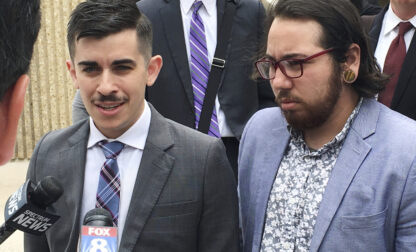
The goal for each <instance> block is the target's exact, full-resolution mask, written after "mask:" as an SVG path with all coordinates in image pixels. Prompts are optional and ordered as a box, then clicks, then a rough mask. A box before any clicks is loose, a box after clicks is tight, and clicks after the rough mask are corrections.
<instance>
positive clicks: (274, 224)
mask: <svg viewBox="0 0 416 252" xmlns="http://www.w3.org/2000/svg"><path fill="white" fill-rule="evenodd" d="M361 103H362V99H361V100H360V101H359V103H358V104H357V106H356V107H355V109H354V110H353V112H352V113H351V115H350V116H349V118H348V120H347V122H346V123H345V125H344V128H343V129H342V130H341V132H340V133H338V134H337V135H336V136H335V138H334V139H332V140H331V141H330V142H329V143H327V144H325V145H324V146H323V147H322V148H320V149H319V150H312V149H310V148H309V147H308V146H307V145H306V143H305V141H304V138H303V134H302V132H300V131H296V130H294V129H293V128H291V127H290V126H288V129H289V132H290V134H291V138H290V142H289V145H288V146H287V148H286V150H285V154H284V156H283V158H282V161H281V163H280V166H279V170H278V173H277V175H276V178H275V181H274V184H273V188H272V191H271V193H270V197H269V202H268V205H267V211H266V222H265V227H264V232H263V240H262V244H261V251H263V252H269V251H309V246H310V243H311V238H312V234H313V229H314V226H315V221H316V217H317V215H318V211H319V205H320V203H321V201H322V197H323V194H324V192H325V187H326V185H327V183H328V180H329V177H330V175H331V171H332V168H333V167H334V165H335V162H336V160H337V158H338V154H339V152H340V150H341V148H342V145H343V143H344V140H345V137H346V135H347V133H348V130H349V128H350V126H351V123H352V121H353V120H354V118H355V116H356V115H357V113H358V111H359V109H360V106H361Z"/></svg>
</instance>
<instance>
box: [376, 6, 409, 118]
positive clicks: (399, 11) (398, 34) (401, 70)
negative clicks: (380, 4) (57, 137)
mask: <svg viewBox="0 0 416 252" xmlns="http://www.w3.org/2000/svg"><path fill="white" fill-rule="evenodd" d="M415 26H416V1H414V0H412V1H402V0H391V1H390V3H389V4H388V5H386V6H385V8H384V9H383V11H381V12H380V13H379V14H378V15H377V16H375V17H374V19H373V22H372V25H371V28H370V30H369V32H368V34H369V36H370V42H371V46H372V50H373V52H374V55H375V57H376V59H377V62H378V64H379V65H380V67H381V70H382V71H383V72H384V73H385V74H388V75H390V76H391V79H390V81H389V82H388V84H387V86H386V90H385V91H384V92H381V93H380V94H379V96H378V100H379V101H380V102H381V103H383V104H384V105H386V106H388V107H390V108H391V109H393V110H395V111H397V112H399V113H401V114H403V115H405V116H408V117H410V118H412V119H414V120H415V119H416V99H415V97H416V85H415V82H416V39H415V38H414V37H415Z"/></svg>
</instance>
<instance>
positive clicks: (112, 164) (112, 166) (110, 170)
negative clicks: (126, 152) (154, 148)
mask: <svg viewBox="0 0 416 252" xmlns="http://www.w3.org/2000/svg"><path fill="white" fill-rule="evenodd" d="M98 145H99V146H100V147H101V148H102V150H103V152H104V155H105V158H106V160H105V162H104V165H103V166H102V168H101V172H100V178H99V181H98V190H97V201H96V203H95V207H97V208H100V207H101V208H104V209H106V210H108V211H109V212H110V213H111V215H112V217H113V222H114V224H115V225H116V226H117V223H118V209H119V202H120V188H121V184H120V172H119V169H118V165H117V160H116V159H117V156H118V155H119V154H120V152H121V150H122V149H123V148H124V144H122V143H120V142H117V141H114V142H108V141H106V140H104V141H101V142H99V143H98Z"/></svg>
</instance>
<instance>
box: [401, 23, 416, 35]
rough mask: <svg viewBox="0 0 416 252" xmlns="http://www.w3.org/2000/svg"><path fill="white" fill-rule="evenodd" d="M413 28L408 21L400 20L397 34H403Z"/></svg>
mask: <svg viewBox="0 0 416 252" xmlns="http://www.w3.org/2000/svg"><path fill="white" fill-rule="evenodd" d="M412 28H413V25H412V23H410V22H400V24H399V35H400V36H403V35H404V34H405V33H406V32H408V31H409V30H410V29H412Z"/></svg>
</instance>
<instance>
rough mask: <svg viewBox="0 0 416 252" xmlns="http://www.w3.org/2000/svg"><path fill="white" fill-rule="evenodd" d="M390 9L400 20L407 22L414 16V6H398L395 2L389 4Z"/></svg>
mask: <svg viewBox="0 0 416 252" xmlns="http://www.w3.org/2000/svg"><path fill="white" fill-rule="evenodd" d="M390 4H391V8H392V10H393V12H394V14H396V15H397V16H398V17H399V18H400V19H402V20H409V19H411V18H412V17H414V16H415V15H416V4H414V3H409V4H401V3H400V4H399V3H395V2H390Z"/></svg>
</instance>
